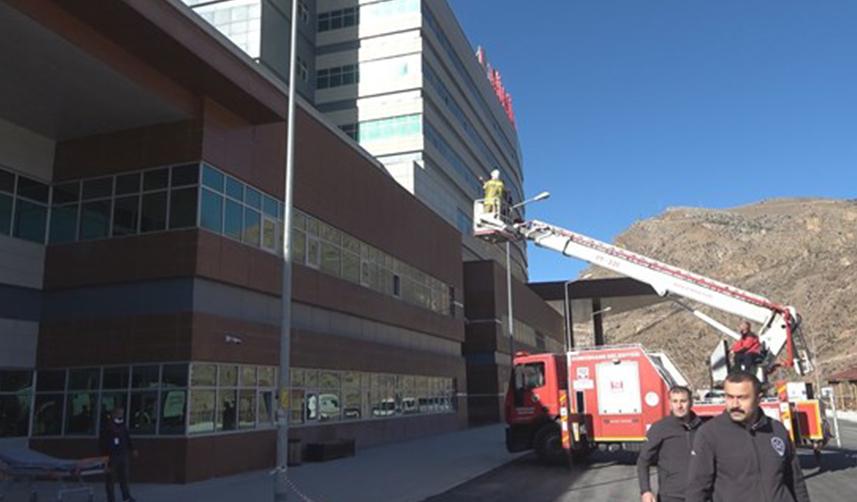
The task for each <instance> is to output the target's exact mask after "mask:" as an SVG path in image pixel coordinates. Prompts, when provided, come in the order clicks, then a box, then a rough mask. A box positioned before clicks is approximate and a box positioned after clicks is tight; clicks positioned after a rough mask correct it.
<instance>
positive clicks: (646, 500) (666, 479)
mask: <svg viewBox="0 0 857 502" xmlns="http://www.w3.org/2000/svg"><path fill="white" fill-rule="evenodd" d="M669 400H670V402H669V404H670V415H669V416H667V417H664V418H662V419H661V420H658V421H657V422H655V423H654V424H652V426H651V427H650V428H649V431H648V432H647V433H646V443H645V444H644V445H643V449H642V450H640V456H639V457H637V477H638V478H639V481H640V500H641V502H656V501H657V502H682V501H684V492H685V488H686V487H687V466H688V463H689V462H690V450H691V446H692V445H693V437H694V434H695V433H696V430H697V429H698V428H699V426H700V425H702V420H700V419H699V417H697V416H696V413H694V412H693V410H692V409H691V408H692V407H693V399H692V397H691V394H690V389H688V388H687V387H683V386H678V385H677V386H675V387H673V388H671V389H670V392H669ZM653 465H657V466H658V496H657V497H655V494H654V493H653V492H652V487H651V484H650V482H649V467H651V466H653Z"/></svg>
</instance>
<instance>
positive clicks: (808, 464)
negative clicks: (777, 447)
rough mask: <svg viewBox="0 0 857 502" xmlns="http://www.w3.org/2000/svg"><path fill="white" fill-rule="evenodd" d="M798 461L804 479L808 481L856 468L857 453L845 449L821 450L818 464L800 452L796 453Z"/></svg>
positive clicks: (810, 455)
mask: <svg viewBox="0 0 857 502" xmlns="http://www.w3.org/2000/svg"><path fill="white" fill-rule="evenodd" d="M798 460H800V467H801V469H803V473H804V479H810V478H813V477H815V476H818V475H819V474H825V473H828V472H837V471H845V470H848V469H855V468H857V451H855V450H848V449H845V448H825V449H824V450H822V454H821V458H820V463H819V462H818V461H817V460H816V458H815V457H814V456H813V455H812V454H805V453H804V452H802V451H801V452H798ZM855 474H857V473H855Z"/></svg>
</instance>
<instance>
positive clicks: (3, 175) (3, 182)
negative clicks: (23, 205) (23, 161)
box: [0, 169, 15, 193]
mask: <svg viewBox="0 0 857 502" xmlns="http://www.w3.org/2000/svg"><path fill="white" fill-rule="evenodd" d="M0 190H2V191H4V192H8V193H15V175H14V174H12V173H10V172H9V171H4V170H3V169H0Z"/></svg>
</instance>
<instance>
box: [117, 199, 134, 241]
mask: <svg viewBox="0 0 857 502" xmlns="http://www.w3.org/2000/svg"><path fill="white" fill-rule="evenodd" d="M139 205H140V196H138V195H132V196H129V197H119V198H118V199H116V202H115V203H114V206H113V235H114V236H121V235H133V234H136V233H137V223H138V221H139V216H140V215H139V213H140V210H139Z"/></svg>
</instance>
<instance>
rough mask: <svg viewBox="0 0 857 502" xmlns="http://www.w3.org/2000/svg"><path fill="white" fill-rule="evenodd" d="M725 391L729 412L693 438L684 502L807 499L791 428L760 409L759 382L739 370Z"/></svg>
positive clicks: (788, 501)
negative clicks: (787, 427)
mask: <svg viewBox="0 0 857 502" xmlns="http://www.w3.org/2000/svg"><path fill="white" fill-rule="evenodd" d="M723 390H724V392H725V394H726V410H725V411H724V412H723V414H722V415H719V416H717V417H715V418H712V419H711V420H709V421H708V422H706V423H705V424H704V425H703V426H702V427H700V428H699V431H698V432H697V433H696V438H695V439H694V442H693V451H692V452H691V456H690V473H689V475H688V486H687V492H686V493H685V500H686V502H708V501H713V502H733V501H738V500H748V501H749V500H765V501H767V502H809V492H808V491H807V489H806V484H805V483H804V479H803V472H802V471H801V468H800V463H799V462H798V458H797V454H796V453H795V447H794V444H792V442H791V439H790V438H789V433H788V431H787V430H786V428H785V426H783V424H781V423H780V422H778V421H776V420H774V419H772V418H770V417H768V416H767V415H765V413H764V412H763V411H762V409H761V408H760V407H759V402H760V401H761V398H762V393H761V383H760V382H759V380H758V379H757V378H756V377H755V376H753V375H752V374H750V373H747V372H745V371H736V372H735V373H732V374H730V375H729V376H727V377H726V382H725V384H724V389H723Z"/></svg>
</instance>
